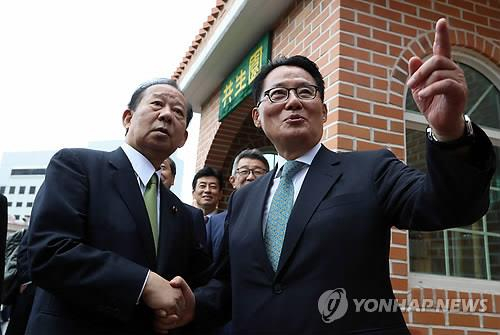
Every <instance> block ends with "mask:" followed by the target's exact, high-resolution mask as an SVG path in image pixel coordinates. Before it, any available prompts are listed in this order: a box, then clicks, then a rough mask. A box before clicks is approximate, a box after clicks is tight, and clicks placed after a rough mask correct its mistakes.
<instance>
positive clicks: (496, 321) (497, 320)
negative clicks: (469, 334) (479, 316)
mask: <svg viewBox="0 0 500 335" xmlns="http://www.w3.org/2000/svg"><path fill="white" fill-rule="evenodd" d="M483 325H484V328H491V329H500V317H498V316H488V315H484V316H483Z"/></svg>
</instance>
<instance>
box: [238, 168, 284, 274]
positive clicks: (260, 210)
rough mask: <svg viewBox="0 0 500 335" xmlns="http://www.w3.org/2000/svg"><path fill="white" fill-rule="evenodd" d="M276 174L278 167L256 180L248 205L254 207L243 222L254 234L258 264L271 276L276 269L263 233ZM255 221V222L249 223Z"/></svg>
mask: <svg viewBox="0 0 500 335" xmlns="http://www.w3.org/2000/svg"><path fill="white" fill-rule="evenodd" d="M275 174H276V168H275V169H274V170H272V171H271V172H269V173H267V174H266V175H265V176H263V177H261V178H259V179H258V180H257V181H254V182H253V183H254V184H255V186H254V185H252V186H254V188H253V189H252V194H249V196H248V198H247V199H251V200H250V201H251V203H249V204H248V205H249V206H250V207H251V208H252V209H251V210H250V211H249V215H248V217H246V218H245V219H244V220H243V221H242V222H243V224H245V227H244V229H248V234H249V236H254V238H255V243H256V248H254V249H253V250H254V251H255V253H256V255H255V256H256V257H257V262H258V264H262V265H263V267H264V271H265V272H266V273H267V274H268V275H269V278H272V277H273V276H274V270H273V268H272V266H271V262H270V261H269V257H268V256H267V251H266V245H265V242H264V234H263V217H264V210H265V205H266V201H267V197H268V195H269V190H270V189H271V185H272V181H273V179H274V175H275ZM248 223H255V224H248Z"/></svg>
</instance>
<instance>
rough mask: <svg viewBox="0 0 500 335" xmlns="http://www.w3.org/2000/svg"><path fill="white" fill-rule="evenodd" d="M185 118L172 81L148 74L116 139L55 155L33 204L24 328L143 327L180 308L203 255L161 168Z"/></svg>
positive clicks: (95, 330)
mask: <svg viewBox="0 0 500 335" xmlns="http://www.w3.org/2000/svg"><path fill="white" fill-rule="evenodd" d="M191 117H192V110H191V107H190V106H189V104H188V102H187V101H186V99H185V97H184V95H183V94H182V92H181V91H180V90H179V89H178V87H177V85H176V84H175V82H174V81H171V80H169V79H161V80H155V81H152V82H148V83H146V84H144V85H142V86H141V87H139V88H138V89H137V90H136V91H135V92H134V94H133V95H132V98H131V100H130V102H129V105H128V108H127V109H126V110H125V111H124V113H123V116H122V121H123V125H124V127H125V129H126V136H125V143H124V144H123V145H122V146H121V147H120V148H118V149H117V150H115V151H113V152H101V151H93V150H87V149H63V150H61V151H59V152H58V153H56V154H55V155H54V157H53V158H52V159H51V161H50V163H49V165H48V167H47V172H46V177H45V181H44V183H43V186H42V187H41V188H40V191H39V192H38V194H37V197H36V200H35V203H34V206H33V210H32V217H31V226H30V233H29V234H30V238H29V244H28V253H29V259H30V263H31V276H32V280H33V283H34V284H35V285H36V286H37V292H36V295H35V300H34V304H33V310H32V313H31V316H30V320H29V324H28V330H27V333H28V334H51V335H53V334H61V335H62V334H150V333H152V332H153V326H154V324H153V316H154V313H161V314H162V315H164V314H165V315H167V314H181V312H182V311H183V310H184V309H185V298H184V296H186V292H188V291H189V289H188V288H187V283H189V285H191V286H193V287H196V286H198V285H200V284H201V282H202V279H201V278H202V276H201V275H202V273H203V271H204V270H205V269H206V267H207V266H208V264H209V258H208V257H207V254H206V252H205V251H204V246H203V245H202V243H200V241H198V240H197V239H196V234H195V233H194V227H193V224H194V223H193V220H192V216H191V215H190V213H189V212H188V210H187V209H186V207H185V206H184V204H183V203H182V202H181V201H180V200H179V199H178V198H177V197H176V196H175V195H174V194H173V193H171V192H170V191H169V190H167V189H166V188H165V187H161V186H160V185H161V183H160V182H159V174H160V171H159V170H160V165H161V163H162V162H163V160H164V159H165V157H168V156H170V155H171V154H172V153H173V152H174V151H175V150H176V149H177V148H179V147H182V146H183V144H184V143H185V141H186V139H187V135H188V134H187V131H186V127H187V125H188V124H189V121H190V119H191ZM174 276H182V277H183V278H184V279H185V281H184V279H183V278H181V277H176V278H175V279H174V280H172V281H170V282H169V280H171V279H172V278H174ZM186 281H187V283H186ZM172 282H177V284H178V287H183V288H184V289H183V291H184V295H183V294H182V291H181V290H180V289H179V288H173V287H172V286H171V283H172ZM186 290H187V291H186ZM188 294H189V293H188ZM191 295H192V293H191Z"/></svg>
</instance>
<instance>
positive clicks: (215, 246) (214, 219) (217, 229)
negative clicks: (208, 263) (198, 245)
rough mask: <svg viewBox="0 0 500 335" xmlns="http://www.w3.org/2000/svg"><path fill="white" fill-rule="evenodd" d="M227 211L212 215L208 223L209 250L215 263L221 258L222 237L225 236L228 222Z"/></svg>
mask: <svg viewBox="0 0 500 335" xmlns="http://www.w3.org/2000/svg"><path fill="white" fill-rule="evenodd" d="M226 216H227V211H223V212H221V213H218V214H215V215H212V216H211V217H210V218H209V219H208V222H207V225H206V230H207V248H208V251H209V254H210V255H212V260H213V262H214V263H217V261H218V260H219V258H220V254H221V243H222V237H223V236H224V223H225V221H226Z"/></svg>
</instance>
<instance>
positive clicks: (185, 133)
mask: <svg viewBox="0 0 500 335" xmlns="http://www.w3.org/2000/svg"><path fill="white" fill-rule="evenodd" d="M188 135H189V134H188V131H187V130H185V131H184V140H183V141H182V143H181V144H179V145H178V146H177V148H182V147H183V146H184V144H186V141H187V139H188Z"/></svg>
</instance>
